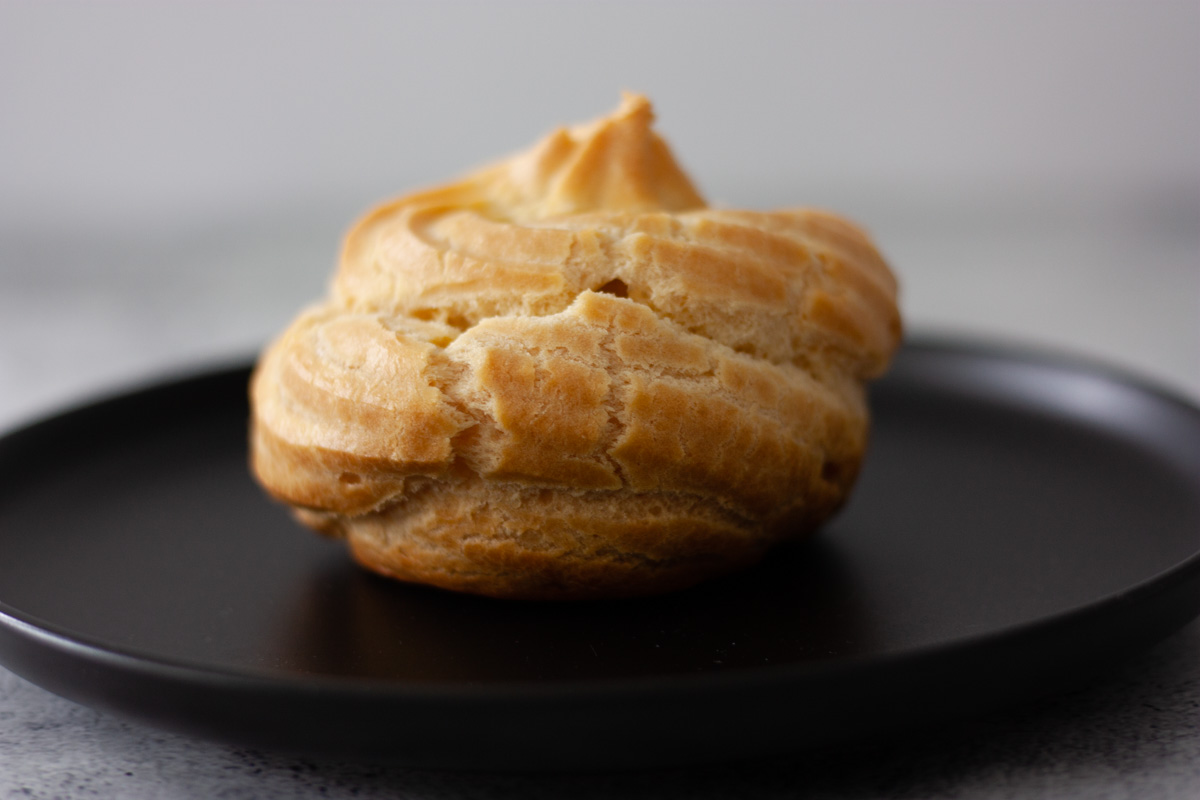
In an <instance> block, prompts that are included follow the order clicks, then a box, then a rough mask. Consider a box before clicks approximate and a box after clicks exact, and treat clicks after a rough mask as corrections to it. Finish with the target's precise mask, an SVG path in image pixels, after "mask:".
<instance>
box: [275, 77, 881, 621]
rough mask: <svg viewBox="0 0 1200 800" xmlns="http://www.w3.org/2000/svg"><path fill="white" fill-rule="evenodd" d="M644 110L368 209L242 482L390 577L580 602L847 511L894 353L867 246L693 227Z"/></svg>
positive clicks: (758, 220)
mask: <svg viewBox="0 0 1200 800" xmlns="http://www.w3.org/2000/svg"><path fill="white" fill-rule="evenodd" d="M652 120H653V114H652V111H651V109H650V106H649V103H648V102H647V101H646V100H645V98H642V97H639V96H636V95H627V96H626V97H625V99H624V101H623V103H622V105H621V107H620V108H619V109H618V110H617V112H616V113H614V114H613V115H611V116H609V117H606V118H603V119H601V120H599V121H597V122H594V123H591V124H589V125H584V126H579V127H576V128H572V129H560V130H557V131H555V132H553V133H551V134H550V135H549V136H547V137H546V138H545V139H543V140H542V141H541V142H540V143H539V144H537V145H535V146H534V148H532V149H531V150H530V151H527V152H525V153H522V154H518V155H517V156H514V157H512V158H510V159H507V160H505V161H501V162H499V163H497V164H494V165H492V166H489V167H485V168H483V169H481V170H478V171H476V172H475V173H472V174H471V175H468V176H466V177H465V178H463V179H461V180H459V181H457V182H454V183H451V184H449V185H447V186H444V187H438V188H434V189H430V190H426V191H423V192H417V193H415V194H412V195H409V196H407V197H404V198H401V199H399V200H395V201H392V202H389V203H386V204H384V205H382V206H380V207H379V208H377V209H375V210H374V211H372V212H370V213H369V214H367V215H366V216H365V217H364V218H363V219H362V220H361V221H360V222H359V223H357V224H356V225H355V226H354V227H353V228H352V229H351V231H350V232H349V234H348V235H347V237H346V241H345V244H344V246H343V249H342V253H341V259H340V263H339V267H338V271H337V273H336V275H335V277H334V281H333V284H332V288H331V292H330V296H329V297H328V298H327V299H326V300H325V301H324V302H322V303H320V304H319V305H317V306H315V307H313V308H311V309H309V310H307V311H306V312H304V313H302V314H301V315H300V316H299V317H298V318H297V319H296V320H295V321H294V322H293V323H292V325H291V326H290V327H289V328H288V329H287V330H286V331H285V332H284V333H283V334H282V335H281V336H280V337H279V338H278V339H277V340H276V341H274V342H273V343H272V344H271V345H270V346H269V347H268V348H267V349H266V351H265V352H264V354H263V356H262V358H261V360H260V362H259V365H258V367H257V369H256V370H255V373H254V376H253V378H252V384H251V400H252V406H253V414H252V432H251V460H252V466H253V469H254V471H255V474H256V475H257V476H258V478H259V480H260V482H261V483H262V484H263V486H264V487H265V488H266V489H267V490H268V492H270V493H271V494H272V495H273V496H275V497H276V498H278V499H280V500H282V501H284V502H286V503H288V504H290V505H291V506H292V507H293V508H294V509H295V510H296V513H297V516H298V517H299V518H300V519H301V520H302V521H303V522H305V523H306V524H308V525H310V526H312V527H314V528H316V529H318V530H320V531H322V532H324V533H327V534H330V535H334V536H340V537H344V538H345V539H347V541H348V544H349V547H350V550H351V552H352V554H353V555H354V557H355V558H356V559H357V560H358V561H359V562H361V563H362V564H364V565H365V566H367V567H369V568H371V569H373V570H375V571H378V572H380V573H382V574H386V575H390V576H392V577H395V578H399V579H401V580H405V581H413V582H419V583H428V584H432V585H436V586H440V587H443V588H448V589H455V590H461V591H468V592H475V593H479V594H486V595H492V596H497V597H515V598H530V599H582V598H593V597H614V596H628V595H639V594H647V593H654V592H661V591H667V590H670V589H675V588H680V587H683V586H687V585H690V584H692V583H695V582H697V581H700V580H703V579H705V578H707V577H711V576H713V575H717V574H721V573H723V572H727V571H730V570H732V569H737V568H739V567H741V566H744V565H746V564H749V563H752V562H754V561H755V560H757V559H758V558H760V557H761V556H762V555H763V553H764V552H765V551H766V550H767V549H768V548H769V547H770V546H771V545H772V544H774V543H776V542H778V541H780V540H783V539H788V538H795V537H798V536H802V535H805V534H806V533H807V532H809V531H811V530H812V529H813V528H814V527H815V526H816V525H818V524H819V523H820V522H821V521H823V520H824V519H826V518H828V517H829V516H830V515H831V514H832V513H834V511H836V509H837V508H838V507H839V506H840V505H841V504H842V503H843V502H844V500H845V498H846V496H847V494H848V493H849V491H850V489H851V486H852V485H853V482H854V479H855V476H856V474H857V472H858V468H859V464H860V462H861V459H862V454H863V451H864V449H865V447H866V439H867V428H868V419H867V406H866V401H865V390H864V382H865V381H866V380H867V379H869V378H872V377H875V376H877V375H879V374H880V373H881V372H882V371H883V370H884V369H885V368H886V365H887V362H888V360H889V359H890V357H891V355H892V353H893V351H894V350H895V348H896V347H897V345H898V343H899V340H900V335H901V323H900V317H899V312H898V309H897V305H896V294H897V284H896V280H895V278H894V276H893V275H892V273H891V271H890V269H889V268H888V266H887V264H886V262H885V261H884V259H883V258H882V256H880V254H879V252H878V251H877V250H876V248H875V246H874V244H873V243H872V242H871V240H870V239H869V237H867V235H866V234H865V233H863V232H862V231H861V230H860V229H859V228H857V227H856V226H854V225H853V224H852V223H849V222H848V221H846V220H843V219H841V218H840V217H837V216H836V215H833V214H830V213H828V212H824V211H816V210H809V209H796V210H783V211H773V212H753V211H734V210H723V209H712V208H708V207H707V206H706V205H705V204H704V201H703V199H702V198H701V197H700V195H699V194H698V193H697V192H696V190H695V188H694V186H693V185H692V183H691V181H690V180H689V179H688V178H687V176H686V175H684V173H683V172H682V170H681V169H680V168H679V167H678V165H677V164H676V163H675V161H674V159H673V157H672V156H671V154H670V152H669V149H668V148H667V146H666V144H665V143H664V142H663V140H662V139H661V138H659V137H658V136H657V134H655V133H654V132H653V130H652V129H651V127H650V125H651V122H652Z"/></svg>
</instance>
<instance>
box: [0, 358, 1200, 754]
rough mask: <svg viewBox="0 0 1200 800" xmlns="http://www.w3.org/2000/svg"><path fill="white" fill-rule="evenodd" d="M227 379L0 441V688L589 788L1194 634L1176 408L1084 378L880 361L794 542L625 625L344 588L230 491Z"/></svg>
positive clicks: (1186, 465)
mask: <svg viewBox="0 0 1200 800" xmlns="http://www.w3.org/2000/svg"><path fill="white" fill-rule="evenodd" d="M246 378H247V373H246V370H245V369H244V368H243V369H235V370H230V371H225V372H218V373H214V374H209V375H204V376H201V377H198V378H193V379H189V380H185V381H182V382H176V383H172V384H169V385H165V386H161V387H158V388H152V389H149V390H145V391H140V392H137V393H135V394H131V395H128V396H125V397H121V398H118V399H115V400H110V401H107V402H104V403H100V404H98V405H94V406H91V407H88V408H86V409H83V410H79V411H75V412H72V413H69V414H66V415H63V416H59V417H56V418H54V419H51V420H48V421H46V422H43V423H40V424H37V425H34V426H32V427H29V428H26V429H24V430H22V431H19V432H17V433H14V434H11V435H10V436H8V437H7V438H5V439H3V440H0V476H2V477H3V482H2V484H0V661H2V662H3V663H4V664H5V665H6V666H8V667H9V668H10V669H12V670H14V671H16V672H17V673H19V674H21V675H24V676H25V677H27V678H29V679H30V680H32V681H34V682H36V683H38V684H40V685H42V686H44V687H46V688H48V689H50V690H51V691H54V692H57V693H59V694H62V695H64V696H66V697H70V698H72V699H75V700H78V701H80V702H83V703H87V704H89V705H93V706H96V707H98V708H103V709H107V710H112V711H116V712H119V713H122V714H125V715H129V716H133V717H136V718H139V719H143V720H146V721H149V722H152V723H155V724H159V725H163V726H166V727H171V728H175V729H179V730H183V731H188V732H192V733H196V734H200V735H205V736H212V737H217V738H222V739H226V740H229V741H238V742H242V743H247V744H252V745H258V746H266V747H279V748H287V749H294V750H305V751H313V752H323V753H330V754H334V753H351V754H358V755H364V756H369V757H385V758H391V759H395V760H399V761H402V762H407V763H411V764H416V765H425V766H434V765H440V766H453V767H506V768H514V767H516V768H523V767H560V768H561V767H606V766H630V765H638V764H658V763H680V762H687V761H699V760H707V759H711V758H715V757H731V756H741V755H750V754H764V753H769V752H775V751H780V750H786V749H790V748H796V747H802V746H806V745H813V744H824V743H830V742H836V741H842V740H847V739H853V738H857V737H863V736H873V735H879V734H886V733H889V732H896V731H902V730H910V729H913V728H916V727H919V726H922V725H928V724H937V723H943V722H947V721H951V720H955V719H961V718H964V717H967V716H970V715H975V714H979V713H982V712H985V711H987V710H990V709H994V708H997V707H999V706H1002V705H1004V704H1006V703H1009V702H1012V701H1016V700H1022V699H1028V698H1031V697H1033V696H1036V695H1039V694H1044V693H1047V692H1051V691H1054V690H1056V689H1058V688H1061V687H1064V686H1066V685H1069V684H1071V683H1073V682H1077V681H1079V680H1080V679H1081V678H1082V677H1084V676H1085V675H1087V674H1089V673H1090V672H1092V671H1093V670H1095V669H1098V668H1100V667H1103V666H1106V665H1109V664H1111V663H1113V662H1114V661H1115V660H1116V659H1118V658H1120V657H1123V656H1125V655H1128V654H1131V653H1132V652H1135V651H1136V650H1137V649H1139V648H1141V647H1144V646H1146V645H1148V644H1150V643H1151V642H1154V641H1156V640H1157V639H1159V638H1161V637H1162V636H1165V635H1166V634H1167V633H1169V632H1170V631H1172V630H1174V629H1175V628H1177V627H1178V626H1180V625H1182V624H1183V623H1184V622H1186V621H1187V620H1189V619H1190V618H1192V617H1193V616H1194V615H1195V614H1196V613H1197V611H1198V610H1200V555H1198V553H1200V411H1197V410H1196V409H1195V408H1193V407H1191V406H1189V405H1187V404H1185V403H1182V402H1180V401H1178V400H1175V399H1172V398H1170V397H1168V396H1165V395H1163V394H1160V393H1157V392H1155V391H1153V390H1150V389H1146V388H1144V387H1141V386H1139V385H1137V384H1136V383H1133V382H1131V381H1128V380H1126V379H1123V378H1121V377H1119V376H1114V375H1112V374H1110V373H1107V372H1104V371H1101V370H1097V369H1093V368H1090V367H1084V366H1079V365H1074V364H1071V363H1068V362H1063V361H1059V360H1053V359H1046V358H1042V357H1031V356H1028V355H1014V354H1008V353H1003V352H997V351H993V350H989V349H981V348H965V347H957V346H951V345H946V344H940V345H939V344H931V343H926V344H922V345H909V346H908V347H907V348H906V349H905V350H904V352H903V353H902V354H901V356H900V357H899V359H898V360H897V362H896V364H895V366H894V368H893V370H892V371H891V372H890V373H889V375H888V376H887V377H886V378H885V379H884V380H883V381H881V382H880V383H879V384H878V385H877V386H876V388H875V390H874V391H873V395H872V404H873V407H874V413H875V428H874V434H873V439H872V445H871V451H870V453H869V456H868V459H867V462H866V467H865V470H864V472H863V474H862V477H861V481H860V483H859V486H858V489H857V491H856V494H855V496H854V498H853V500H852V502H851V503H850V505H849V506H848V507H847V509H846V510H845V511H844V512H843V514H842V515H841V516H839V517H838V518H837V519H836V520H835V521H834V522H833V523H831V524H830V525H828V526H827V527H826V528H825V529H824V530H823V531H822V532H821V533H820V534H819V535H818V536H816V537H815V538H813V539H811V540H809V541H808V542H805V543H803V544H800V545H797V546H792V547H789V548H785V549H783V550H780V551H778V552H776V553H773V554H772V557H771V558H769V560H768V561H766V562H765V563H764V564H763V565H761V566H760V567H757V568H755V569H753V570H750V571H748V572H745V573H742V574H740V575H737V576H734V577H731V578H728V579H725V580H721V581H717V582H714V583H711V584H709V585H706V586H702V587H699V588H697V589H693V590H690V591H686V592H681V593H678V594H674V595H670V596H666V597H660V598H653V599H648V600H636V601H621V602H611V603H589V604H569V605H537V604H522V603H512V602H502V601H495V600H487V599H481V598H475V597H467V596H457V595H453V594H449V593H444V592H440V591H437V590H432V589H425V588H420V587H412V586H405V585H401V584H397V583H392V582H389V581H386V580H383V579H380V578H376V577H374V576H372V575H369V574H367V573H365V572H362V571H360V570H359V569H357V568H356V567H354V566H353V565H352V564H351V563H350V562H349V559H348V557H347V556H346V554H345V553H344V551H343V549H342V547H341V546H340V545H339V544H337V543H335V542H329V541H325V540H323V539H320V538H319V537H317V536H315V535H313V534H311V533H309V532H307V531H306V530H304V529H302V528H300V527H299V526H298V525H297V524H295V523H294V522H293V521H292V520H291V518H290V517H289V516H288V514H287V512H286V511H285V510H284V509H283V508H281V507H280V506H278V505H276V504H274V503H272V502H270V501H269V500H267V499H266V498H265V497H264V496H263V494H262V493H261V492H260V490H259V489H258V488H257V486H256V485H255V484H254V482H253V481H252V480H251V478H250V476H249V474H248V471H247V467H246V418H247V408H246V400H245V395H246V390H245V385H246Z"/></svg>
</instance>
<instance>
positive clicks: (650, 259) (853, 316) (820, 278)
mask: <svg viewBox="0 0 1200 800" xmlns="http://www.w3.org/2000/svg"><path fill="white" fill-rule="evenodd" d="M652 121H653V114H652V111H651V108H650V105H649V103H648V102H647V101H646V99H645V98H642V97H638V96H633V95H626V97H625V99H624V102H623V103H622V105H621V107H620V108H619V109H618V110H617V111H616V113H614V114H613V115H612V116H609V117H607V118H604V119H601V120H599V121H597V122H593V123H591V124H589V125H585V126H580V127H577V128H574V129H570V130H567V129H559V130H557V131H555V132H553V133H551V134H550V135H549V136H547V137H546V138H545V139H543V140H542V141H541V142H539V143H538V144H537V145H536V146H535V147H533V148H532V149H531V150H529V151H527V152H525V153H521V154H519V155H517V156H515V157H513V158H510V159H508V160H506V161H502V162H500V163H498V164H495V165H493V166H491V167H487V168H485V169H482V170H480V171H478V172H476V173H474V174H472V175H469V176H467V177H466V178H464V179H463V180H460V181H458V182H456V183H452V184H450V185H448V186H444V187H440V188H436V189H432V190H429V191H425V192H420V193H417V194H414V195H410V196H408V197H404V198H401V199H399V200H396V201H394V202H391V203H388V204H386V205H383V206H381V207H380V208H377V209H376V210H374V211H372V212H371V213H370V214H368V215H367V216H366V217H365V218H364V219H363V220H362V221H360V222H359V223H358V224H357V225H356V226H355V227H354V228H353V230H352V231H351V232H350V234H349V236H348V237H347V239H346V243H345V246H344V249H343V252H342V256H341V265H340V269H339V270H338V273H337V276H336V278H335V280H334V284H333V292H334V297H335V301H336V302H337V303H338V304H339V305H341V307H343V308H345V309H347V310H353V311H362V312H378V313H387V314H400V315H405V316H408V317H412V318H415V319H419V320H436V321H439V322H443V323H446V324H449V325H451V326H453V327H455V328H457V329H459V330H465V329H467V328H470V327H471V326H473V325H475V324H477V323H478V322H479V321H480V320H483V319H486V318H488V317H497V316H506V315H513V314H520V315H530V316H546V315H549V314H554V313H557V312H560V311H562V310H564V309H565V308H567V306H569V305H570V304H571V303H572V302H573V301H574V300H575V298H576V297H577V296H578V295H579V294H580V293H581V292H583V291H585V290H588V289H591V290H599V289H602V288H605V287H616V291H617V292H618V293H620V294H624V295H626V296H627V297H628V298H629V299H630V300H633V301H634V302H637V303H639V304H641V305H644V306H646V307H648V308H650V309H651V310H653V311H654V312H655V313H656V314H658V315H660V316H662V317H664V318H666V319H669V320H671V321H673V322H676V323H678V324H679V325H680V326H682V327H683V328H684V329H685V330H687V331H689V332H691V333H696V334H699V335H701V336H704V337H707V338H709V339H712V340H713V341H715V342H718V343H720V344H723V345H725V346H727V347H730V348H732V349H734V350H736V351H738V352H743V353H748V354H751V355H755V356H758V357H761V358H765V359H768V360H770V361H772V362H775V363H786V362H801V363H810V362H811V361H812V359H813V356H814V354H816V353H820V354H822V357H825V356H826V355H829V356H834V357H836V358H838V360H839V361H844V362H845V366H846V367H847V368H849V369H850V370H851V371H852V372H853V373H854V374H855V375H857V376H860V377H869V376H872V375H875V374H877V373H878V372H880V371H882V369H883V367H884V366H885V364H886V362H887V359H888V356H889V355H890V353H891V351H892V349H893V348H894V346H895V343H896V340H897V337H898V331H899V317H898V314H897V311H896V303H895V296H896V283H895V280H894V278H893V277H892V274H891V272H890V271H889V270H888V268H887V265H886V264H885V263H884V261H883V259H882V258H881V257H880V256H879V254H878V252H877V251H876V250H875V248H874V247H873V245H872V244H871V242H870V240H869V239H868V238H867V236H866V235H865V234H864V233H863V232H862V231H860V230H859V229H858V228H856V227H855V226H853V225H851V224H850V223H848V222H846V221H844V220H842V219H841V218H839V217H836V216H834V215H832V214H828V213H824V212H820V211H813V210H785V211H774V212H766V213H761V212H753V211H732V210H718V209H710V208H707V207H706V205H705V203H704V200H703V199H702V198H701V197H700V195H699V194H698V193H697V191H696V190H695V188H694V187H693V186H692V183H691V181H689V180H688V178H687V176H686V175H684V173H683V172H682V170H681V169H680V168H679V166H678V164H676V162H675V160H674V158H673V157H672V156H671V153H670V151H669V150H668V148H667V146H666V144H665V143H664V142H663V140H662V139H661V138H659V136H658V135H657V134H655V133H654V131H653V130H651V128H650V125H651V122H652Z"/></svg>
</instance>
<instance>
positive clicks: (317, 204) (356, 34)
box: [0, 0, 1200, 426]
mask: <svg viewBox="0 0 1200 800" xmlns="http://www.w3.org/2000/svg"><path fill="white" fill-rule="evenodd" d="M1198 87H1200V4H1198V3H1196V2H1193V1H1189V2H1120V3H1112V2H1095V1H1094V0H1085V1H1084V2H1036V3H1035V2H1011V3H1000V2H995V3H991V2H989V3H963V2H934V1H932V0H913V1H911V2H891V1H879V0H858V1H856V2H808V3H794V4H785V3H765V2H746V1H745V0H741V2H737V3H733V2H690V3H674V2H639V3H633V2H603V3H601V2H531V1H530V0H521V1H520V2H515V1H511V2H494V3H472V2H445V3H418V2H405V3H389V4H368V3H353V4H342V3H332V2H330V3H317V4H311V3H294V2H286V3H285V2H257V3H234V2H227V3H203V2H157V3H81V4H69V3H59V2H37V3H35V2H25V3H22V2H9V1H7V0H5V1H4V2H0V287H2V288H0V387H3V389H2V391H0V426H9V425H11V424H15V423H16V422H19V421H23V420H27V419H29V418H31V417H34V416H37V415H40V414H42V413H45V412H47V411H49V410H51V409H53V408H55V407H58V406H60V405H62V404H64V403H73V402H77V401H81V400H84V399H86V398H87V397H88V396H90V395H92V394H94V393H96V392H104V391H111V390H114V389H116V388H119V387H121V386H123V385H126V384H128V383H130V382H141V381H145V380H151V379H153V378H154V377H156V376H158V375H160V374H162V373H164V372H179V371H187V370H190V369H194V368H198V367H200V366H203V365H205V364H210V363H215V362H221V361H225V360H229V359H233V358H236V357H239V356H243V355H248V354H250V353H252V352H253V351H254V350H256V349H257V348H258V347H259V346H260V345H261V344H262V343H263V341H264V340H265V339H266V338H267V337H268V336H270V335H271V334H272V333H274V332H275V331H277V330H279V329H280V328H281V327H282V326H283V325H284V324H285V323H286V322H287V320H288V319H289V318H290V317H291V316H292V314H293V313H294V312H295V310H296V309H297V308H298V307H299V306H301V305H302V304H304V303H306V302H308V301H309V300H311V299H313V298H315V297H316V296H317V295H319V294H320V293H321V292H323V291H324V287H325V285H326V281H327V280H328V277H329V274H330V272H331V270H332V268H333V265H334V259H335V255H336V251H337V247H338V244H339V239H340V237H341V235H342V232H343V231H344V230H345V229H346V227H347V226H348V225H349V224H350V222H351V221H352V220H353V218H354V217H355V216H356V215H357V214H359V213H361V212H362V211H364V210H365V209H366V208H368V207H369V206H370V205H372V204H374V203H376V202H377V201H379V200H382V199H384V198H386V197H389V196H392V195H395V194H398V193H401V192H404V191H407V190H409V189H411V188H413V187H417V186H420V185H423V184H428V183H431V182H436V181H439V180H442V179H444V178H447V177H449V176H452V175H455V174H458V173H461V172H463V171H464V170H466V169H468V168H470V167H472V166H474V165H477V164H479V163H482V162H486V161H489V160H492V159H494V158H496V157H499V156H502V155H504V154H507V153H509V152H511V151H514V150H516V149H519V148H522V147H524V146H526V145H527V144H529V143H531V142H532V141H533V140H534V139H535V138H537V137H539V136H540V135H542V134H543V133H545V132H546V131H548V130H549V129H550V128H551V127H553V126H555V125H558V124H562V123H570V122H576V121H581V120H586V119H589V118H592V117H595V116H598V115H600V114H603V113H606V112H607V111H609V110H610V109H611V108H613V107H614V106H615V104H616V103H617V100H618V96H619V91H620V90H621V89H633V90H637V91H640V92H644V93H646V94H648V95H649V96H650V97H651V99H652V100H654V101H655V103H656V106H657V110H658V116H659V128H660V130H661V131H662V132H663V133H664V135H665V136H666V137H667V138H668V140H669V141H670V142H671V143H672V144H673V146H674V148H675V150H676V153H677V155H678V157H679V158H680V160H681V161H682V163H683V164H684V166H685V168H687V169H688V170H689V172H690V173H691V174H692V176H693V178H694V179H695V180H696V182H697V183H698V184H699V185H700V187H701V188H702V190H703V191H704V192H705V193H706V195H707V197H708V198H709V199H710V201H711V202H713V203H717V204H724V205H735V206H748V207H756V208H765V207H771V206H778V205H821V206H827V207H830V208H832V209H834V210H838V211H841V212H844V213H846V214H848V215H850V216H852V217H854V218H855V219H857V220H858V221H859V222H861V223H862V224H864V225H865V226H866V227H868V228H869V229H870V230H872V231H873V233H874V234H875V236H876V238H877V240H878V242H879V244H880V246H881V247H882V249H883V250H884V252H885V253H886V254H887V255H888V256H889V258H890V260H891V261H892V262H893V264H894V266H895V268H896V270H897V271H898V273H899V274H900V276H901V279H902V282H903V289H904V295H903V305H904V309H905V312H906V314H907V319H908V322H909V328H910V330H913V331H917V332H921V331H935V332H948V333H953V334H955V335H963V336H969V337H971V338H986V339H990V340H1000V341H1005V342H1016V343H1021V344H1031V345H1034V346H1038V347H1045V348H1051V349H1056V350H1065V351H1067V352H1070V353H1077V354H1082V355H1085V356H1090V357H1094V358H1099V359H1101V360H1103V361H1107V362H1110V363H1113V364H1116V365H1118V366H1120V367H1123V368H1125V369H1126V370H1128V371H1131V372H1133V373H1135V374H1139V375H1142V376H1145V377H1148V378H1150V379H1151V380H1153V381H1155V382H1157V383H1161V384H1165V385H1167V386H1169V387H1172V388H1174V389H1176V390H1178V391H1181V392H1185V393H1188V394H1190V395H1191V396H1193V397H1200V313H1198V312H1200V146H1198V143H1200V88H1198Z"/></svg>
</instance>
